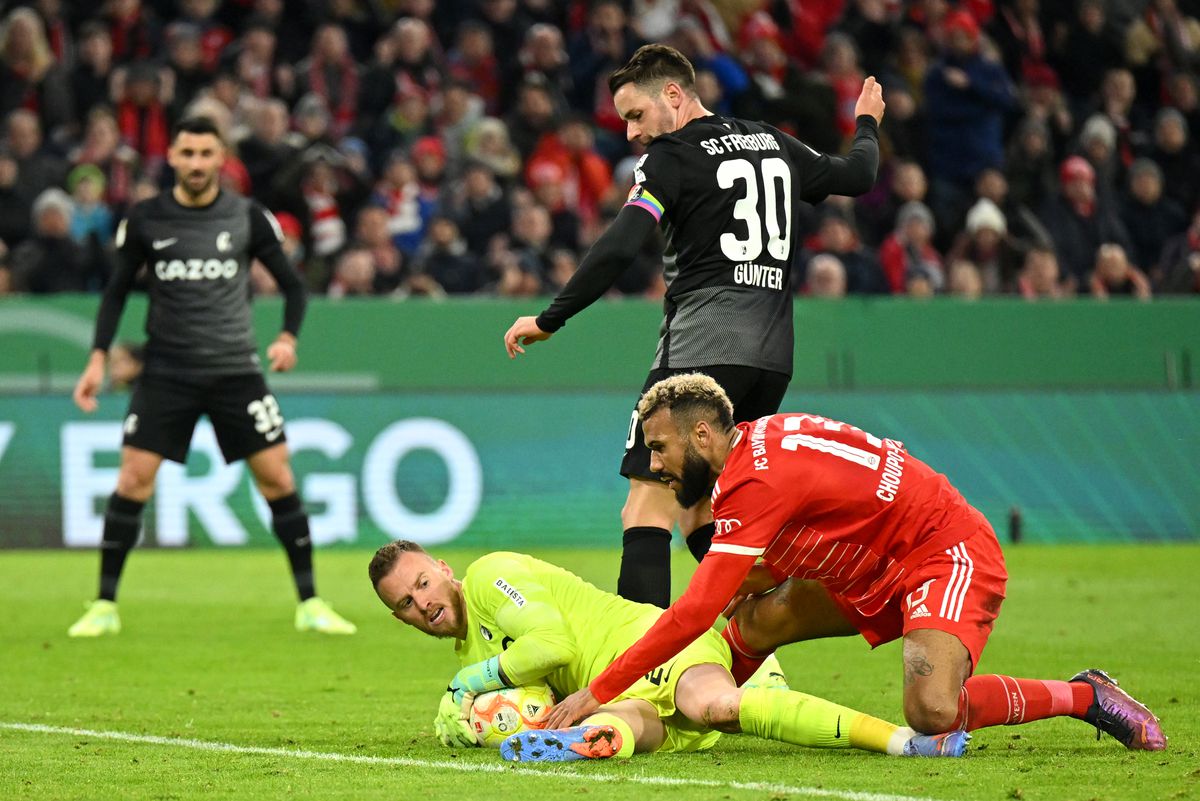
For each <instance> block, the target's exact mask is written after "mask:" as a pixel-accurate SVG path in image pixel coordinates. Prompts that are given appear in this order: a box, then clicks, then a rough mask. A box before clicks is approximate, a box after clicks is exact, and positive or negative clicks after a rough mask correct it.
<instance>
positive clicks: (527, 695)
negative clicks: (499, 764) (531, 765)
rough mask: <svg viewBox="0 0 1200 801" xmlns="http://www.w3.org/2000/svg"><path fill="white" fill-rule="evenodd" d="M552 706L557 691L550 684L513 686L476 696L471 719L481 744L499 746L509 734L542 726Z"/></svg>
mask: <svg viewBox="0 0 1200 801" xmlns="http://www.w3.org/2000/svg"><path fill="white" fill-rule="evenodd" d="M553 706H554V693H553V692H552V691H551V690H550V687H549V685H546V684H531V685H528V686H525V687H511V688H508V689H504V690H494V691H492V692H489V693H480V694H479V695H477V696H475V700H474V702H472V704H471V714H470V716H469V719H470V722H471V728H472V729H473V730H474V732H475V739H476V740H478V741H479V744H480V745H482V746H484V747H486V748H499V747H500V743H502V742H504V740H505V739H507V738H508V737H509V736H510V735H513V734H516V733H517V732H519V731H524V730H525V729H540V728H542V723H543V721H545V720H546V716H547V715H549V714H550V708H551V707H553Z"/></svg>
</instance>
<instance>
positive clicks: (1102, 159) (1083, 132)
mask: <svg viewBox="0 0 1200 801" xmlns="http://www.w3.org/2000/svg"><path fill="white" fill-rule="evenodd" d="M1116 146H1117V131H1116V129H1115V128H1114V127H1113V125H1112V123H1110V122H1109V121H1108V120H1107V119H1106V118H1105V117H1104V116H1103V115H1100V114H1093V115H1092V116H1090V117H1088V118H1087V120H1086V121H1085V122H1084V123H1083V128H1082V129H1080V131H1079V155H1081V156H1083V157H1084V158H1085V159H1087V161H1088V163H1089V164H1091V165H1092V171H1093V172H1094V173H1095V175H1096V194H1097V195H1099V196H1100V197H1102V198H1104V201H1105V202H1106V203H1113V202H1114V201H1115V200H1116V198H1117V192H1118V188H1119V187H1120V186H1121V184H1122V183H1123V179H1124V177H1125V166H1124V165H1123V164H1122V163H1121V160H1120V158H1119V156H1118V154H1117V150H1116Z"/></svg>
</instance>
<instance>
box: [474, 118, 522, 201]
mask: <svg viewBox="0 0 1200 801" xmlns="http://www.w3.org/2000/svg"><path fill="white" fill-rule="evenodd" d="M463 144H464V148H465V151H464V153H465V157H466V159H467V160H468V161H472V162H475V163H477V164H483V165H485V166H486V167H487V168H488V169H489V170H491V172H492V175H493V176H494V177H495V178H497V179H499V180H500V181H501V182H502V183H504V184H505V185H506V186H512V185H513V183H514V182H515V181H516V180H517V178H518V177H519V174H520V172H521V155H520V153H518V152H517V149H516V148H515V147H514V146H513V144H512V142H511V141H510V139H509V136H508V128H507V126H505V124H504V122H503V121H501V120H498V119H495V118H494V117H484V118H483V119H482V120H480V121H479V122H477V123H476V124H475V126H474V127H473V128H472V129H471V132H470V133H469V134H468V135H467V139H466V141H465V142H464V143H463Z"/></svg>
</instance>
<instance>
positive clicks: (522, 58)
mask: <svg viewBox="0 0 1200 801" xmlns="http://www.w3.org/2000/svg"><path fill="white" fill-rule="evenodd" d="M517 60H518V61H519V63H520V64H521V77H522V78H524V77H525V76H526V75H530V74H537V75H541V76H542V77H543V78H545V79H546V85H547V86H548V87H549V89H550V92H551V94H552V95H553V97H554V103H555V105H557V106H558V107H560V108H565V107H566V106H567V105H568V103H569V102H570V98H573V97H574V96H575V84H574V77H573V75H572V65H571V62H570V60H569V59H568V57H567V48H566V44H565V43H564V42H563V34H562V31H560V30H559V29H558V28H557V27H555V26H554V25H550V24H548V23H544V22H539V23H537V24H536V25H531V26H529V30H528V31H526V32H525V41H524V42H522V44H521V50H520V52H519V53H518V54H517Z"/></svg>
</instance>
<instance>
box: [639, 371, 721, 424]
mask: <svg viewBox="0 0 1200 801" xmlns="http://www.w3.org/2000/svg"><path fill="white" fill-rule="evenodd" d="M660 409H667V410H668V411H670V412H671V417H672V419H674V421H675V424H676V426H678V427H679V429H680V430H683V429H685V428H690V427H691V425H692V424H693V423H694V422H696V421H697V420H707V421H709V422H710V423H716V425H717V426H718V427H719V428H720V429H721V430H722V431H728V430H730V429H731V428H733V403H732V402H731V401H730V400H729V396H728V395H726V394H725V390H724V389H722V388H721V385H720V384H718V383H717V382H716V381H715V380H713V379H712V378H711V377H710V376H706V375H704V374H703V373H680V374H679V375H673V376H671V377H670V378H664V379H663V380H662V381H659V382H658V383H657V384H655V385H654V386H652V387H650V389H648V390H646V392H645V394H644V395H642V399H641V400H640V401H638V416H639V417H641V419H643V420H645V419H647V418H649V417H650V416H651V415H652V414H654V413H655V412H657V411H659V410H660Z"/></svg>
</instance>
